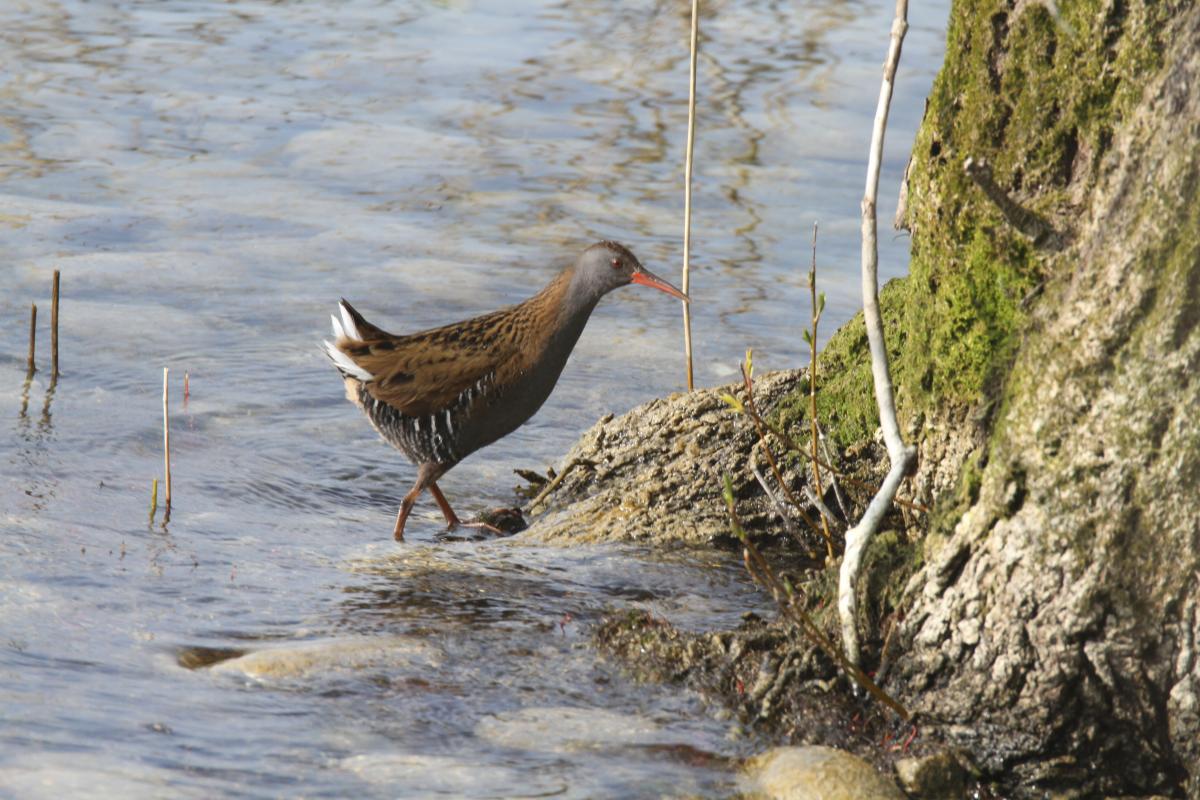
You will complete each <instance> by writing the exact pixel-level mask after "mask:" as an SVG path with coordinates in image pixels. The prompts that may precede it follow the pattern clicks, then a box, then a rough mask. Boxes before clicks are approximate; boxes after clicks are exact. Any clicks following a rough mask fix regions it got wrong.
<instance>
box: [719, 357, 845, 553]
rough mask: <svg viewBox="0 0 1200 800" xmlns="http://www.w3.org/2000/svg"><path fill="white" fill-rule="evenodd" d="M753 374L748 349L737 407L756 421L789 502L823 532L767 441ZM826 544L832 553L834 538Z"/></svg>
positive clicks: (768, 456)
mask: <svg viewBox="0 0 1200 800" xmlns="http://www.w3.org/2000/svg"><path fill="white" fill-rule="evenodd" d="M753 375H754V360H753V353H752V351H750V350H747V351H746V361H745V362H744V363H743V364H742V384H743V386H745V388H746V402H745V405H744V406H742V404H740V403H738V406H735V408H737V407H740V409H739V410H742V411H744V412H745V413H746V416H748V417H750V420H751V422H753V423H754V428H755V430H756V431H757V432H758V442H759V444H760V445H761V446H762V449H763V453H764V454H765V455H766V457H767V463H768V464H770V466H771V473H772V474H773V475H774V476H775V481H776V482H777V483H778V484H779V488H780V489H781V490H782V491H783V493H784V494H785V495H786V496H787V499H788V502H789V503H791V505H792V508H794V509H795V510H796V513H797V514H799V515H800V519H802V520H804V524H805V525H807V526H808V527H810V528H812V529H813V530H814V531H817V532H822V531H821V527H820V526H819V525H817V523H816V522H815V521H814V520H813V518H812V517H810V516H809V515H808V514H807V513H805V511H804V508H803V507H802V506H801V504H800V501H799V500H797V499H796V495H795V494H793V493H792V490H791V488H790V487H789V486H788V484H787V481H785V480H784V479H783V472H782V471H781V470H780V469H779V462H777V461H776V460H775V454H774V453H773V452H772V451H771V445H770V443H769V442H768V441H767V433H768V429H767V423H766V421H765V420H763V418H762V415H761V414H759V413H758V406H757V405H755V403H754V378H753ZM726 402H727V403H728V402H729V400H728V399H727V400H726ZM735 402H736V401H735ZM826 536H828V534H826ZM826 544H827V545H828V547H829V552H830V553H832V552H833V543H832V540H829V539H827V540H826Z"/></svg>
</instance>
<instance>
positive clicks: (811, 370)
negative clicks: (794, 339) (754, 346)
mask: <svg viewBox="0 0 1200 800" xmlns="http://www.w3.org/2000/svg"><path fill="white" fill-rule="evenodd" d="M808 292H809V295H810V296H811V298H812V329H811V330H810V332H809V336H808V353H809V358H808V399H809V406H810V409H809V421H810V422H811V428H812V474H813V485H814V486H815V494H816V496H817V497H818V498H820V497H824V496H825V490H824V489H823V488H822V487H821V461H820V458H818V456H817V446H818V444H817V323H818V322H820V320H821V312H822V311H824V310H825V296H824V295H821V300H820V303H818V302H817V223H815V222H814V223H813V235H812V266H811V267H810V268H809V270H808ZM821 507H823V504H821ZM821 532H822V533H824V534H825V546H826V547H827V548H828V550H829V557H830V558H831V559H832V558H833V535H832V534H830V532H829V520H828V518H827V516H826V515H825V514H822V515H821Z"/></svg>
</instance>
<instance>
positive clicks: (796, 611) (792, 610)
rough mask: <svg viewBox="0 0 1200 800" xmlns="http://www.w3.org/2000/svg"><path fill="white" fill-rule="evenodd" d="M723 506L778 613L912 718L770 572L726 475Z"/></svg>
mask: <svg viewBox="0 0 1200 800" xmlns="http://www.w3.org/2000/svg"><path fill="white" fill-rule="evenodd" d="M724 496H725V507H726V508H727V509H728V510H729V520H730V528H731V530H732V531H733V535H734V536H736V537H737V539H738V541H740V542H741V543H742V548H743V549H742V560H743V562H744V563H745V565H746V570H747V571H748V572H749V573H750V577H751V578H752V579H753V580H754V581H755V582H756V583H758V584H759V585H760V586H762V587H763V588H764V589H766V590H768V591H769V592H770V593H771V596H772V597H773V598H774V599H775V604H776V605H777V606H778V607H779V612H780V613H781V614H782V615H783V616H784V617H786V618H787V619H789V620H791V621H792V622H793V623H794V624H795V625H796V626H797V627H798V628H800V630H801V631H802V632H803V633H804V635H805V636H807V637H808V638H809V640H810V641H812V642H813V644H815V645H817V647H820V648H821V649H822V650H824V651H825V653H826V654H827V655H828V656H829V657H830V658H832V659H833V660H834V661H835V662H837V664H838V665H839V666H840V667H841V668H842V670H843V671H845V673H846V674H847V675H849V676H850V678H851V680H853V681H854V682H855V683H857V684H858V685H859V686H861V687H862V688H863V689H864V690H866V691H867V693H868V694H870V695H871V696H872V697H874V698H875V699H876V700H878V701H879V702H880V703H883V704H884V705H885V706H887V707H888V708H890V709H891V710H892V711H894V712H895V713H896V714H897V715H898V716H899V717H900V718H901V719H903V720H904V721H905V722H908V721H910V720H911V719H912V714H911V713H910V712H909V710H908V709H907V708H905V707H904V706H903V705H901V704H900V702H899V701H897V700H896V699H895V698H893V697H892V696H891V695H890V694H888V693H887V692H885V691H884V690H883V689H881V688H880V687H879V685H878V684H876V683H875V682H874V681H873V680H871V679H870V678H869V677H868V676H867V674H866V673H864V672H863V671H862V670H861V669H859V668H858V665H857V664H854V663H852V662H851V661H850V660H849V659H848V658H847V657H846V654H845V653H843V652H842V650H841V648H839V647H838V646H837V645H836V644H834V643H833V641H832V640H831V639H830V638H829V637H828V636H826V635H825V634H824V633H823V632H822V631H821V629H820V627H818V625H817V623H816V622H814V621H813V618H812V617H811V616H809V614H808V612H807V611H805V610H804V608H803V607H801V606H800V604H799V603H798V602H797V598H796V593H795V590H794V589H793V588H792V584H791V582H790V581H788V580H787V579H783V580H781V579H780V578H779V576H778V575H776V574H775V571H774V570H772V569H771V565H770V564H768V563H767V560H766V559H765V558H763V556H762V554H761V553H760V552H759V551H758V548H757V547H755V546H754V543H753V542H752V541H750V537H749V536H747V535H746V531H745V530H744V529H743V528H742V522H741V519H740V518H739V517H738V513H737V506H736V505H735V504H734V502H733V481H731V480H730V479H729V476H728V475H726V476H725V491H724Z"/></svg>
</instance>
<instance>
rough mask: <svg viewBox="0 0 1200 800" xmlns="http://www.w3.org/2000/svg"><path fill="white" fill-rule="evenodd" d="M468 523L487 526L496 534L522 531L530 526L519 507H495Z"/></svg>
mask: <svg viewBox="0 0 1200 800" xmlns="http://www.w3.org/2000/svg"><path fill="white" fill-rule="evenodd" d="M468 524H470V525H477V526H479V527H481V528H486V529H488V530H490V531H492V532H493V533H496V534H513V533H520V532H521V531H523V530H525V529H526V528H528V527H529V525H528V524H527V523H526V522H525V517H523V516H522V515H521V509H519V508H493V509H491V510H490V511H484V512H483V513H482V514H480V515H479V519H478V520H477V521H475V522H471V523H468Z"/></svg>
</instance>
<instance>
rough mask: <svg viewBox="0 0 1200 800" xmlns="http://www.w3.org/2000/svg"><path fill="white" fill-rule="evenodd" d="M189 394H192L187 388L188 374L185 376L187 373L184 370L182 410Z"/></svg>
mask: <svg viewBox="0 0 1200 800" xmlns="http://www.w3.org/2000/svg"><path fill="white" fill-rule="evenodd" d="M191 394H192V392H191V389H190V388H189V387H188V374H187V371H186V370H185V371H184V373H183V406H184V408H187V403H188V397H190V396H191Z"/></svg>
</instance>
